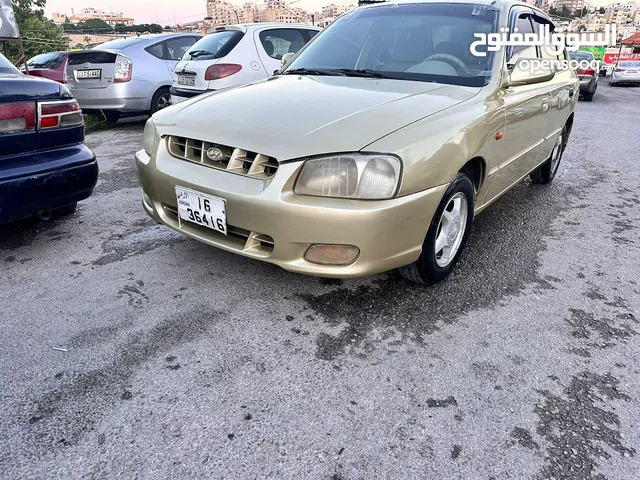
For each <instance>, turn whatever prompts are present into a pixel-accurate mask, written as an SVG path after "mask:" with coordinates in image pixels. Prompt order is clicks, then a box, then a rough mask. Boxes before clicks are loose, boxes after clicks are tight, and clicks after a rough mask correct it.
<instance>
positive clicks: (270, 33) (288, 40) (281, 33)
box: [259, 28, 307, 60]
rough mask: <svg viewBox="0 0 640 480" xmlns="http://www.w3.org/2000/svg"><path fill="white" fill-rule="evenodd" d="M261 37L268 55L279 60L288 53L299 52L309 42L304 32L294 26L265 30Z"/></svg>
mask: <svg viewBox="0 0 640 480" xmlns="http://www.w3.org/2000/svg"><path fill="white" fill-rule="evenodd" d="M259 37H260V43H261V44H262V47H263V48H264V51H265V52H266V53H267V55H269V56H270V57H271V58H275V59H277V60H280V59H281V58H282V56H283V55H285V54H287V53H297V52H298V50H300V49H301V48H302V47H304V44H305V43H307V42H306V41H305V39H304V37H303V36H302V33H300V31H299V30H296V29H294V28H278V29H274V30H265V31H263V32H260V35H259Z"/></svg>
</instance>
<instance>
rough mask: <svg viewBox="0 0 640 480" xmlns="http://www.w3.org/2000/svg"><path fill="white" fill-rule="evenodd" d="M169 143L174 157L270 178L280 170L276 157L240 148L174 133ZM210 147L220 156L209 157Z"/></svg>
mask: <svg viewBox="0 0 640 480" xmlns="http://www.w3.org/2000/svg"><path fill="white" fill-rule="evenodd" d="M167 145H168V148H169V153H170V154H171V155H173V156H174V157H177V158H180V159H183V160H188V161H190V162H193V163H199V164H201V165H206V166H207V167H211V168H217V169H220V170H227V171H229V172H232V173H237V174H240V175H246V176H249V177H255V178H270V177H272V176H273V175H274V174H275V173H276V171H277V170H278V161H277V160H276V159H275V158H273V157H269V156H267V155H263V154H262V153H256V152H250V151H248V150H242V149H240V148H233V147H228V146H226V145H219V144H217V143H212V142H205V141H203V140H195V139H193V138H186V137H177V136H174V135H171V136H169V137H168V139H167ZM209 149H215V150H216V151H219V152H220V154H221V155H219V157H220V158H219V159H215V160H214V159H211V158H209V156H208V155H207V150H209Z"/></svg>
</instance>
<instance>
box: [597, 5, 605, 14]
mask: <svg viewBox="0 0 640 480" xmlns="http://www.w3.org/2000/svg"><path fill="white" fill-rule="evenodd" d="M598 13H600V14H602V15H604V14H605V13H607V9H606V8H604V7H600V10H598Z"/></svg>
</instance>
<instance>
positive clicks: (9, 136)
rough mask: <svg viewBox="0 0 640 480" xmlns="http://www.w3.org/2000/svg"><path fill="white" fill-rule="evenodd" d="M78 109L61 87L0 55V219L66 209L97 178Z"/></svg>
mask: <svg viewBox="0 0 640 480" xmlns="http://www.w3.org/2000/svg"><path fill="white" fill-rule="evenodd" d="M83 142H84V119H83V117H82V111H81V110H80V107H79V105H78V102H76V101H75V100H74V98H73V96H72V95H71V93H70V92H69V90H68V89H67V87H65V86H64V85H61V84H60V83H56V82H54V81H52V80H47V79H44V78H37V77H29V76H26V75H23V74H22V73H21V72H20V71H19V70H18V69H17V68H15V67H14V66H13V65H12V64H11V63H10V62H9V61H8V60H7V59H6V58H5V57H3V56H2V55H1V54H0V223H4V222H10V221H13V220H19V219H22V218H26V217H30V216H32V215H34V214H35V215H37V216H38V217H40V218H41V219H48V218H50V217H51V215H52V214H69V213H72V212H73V211H74V210H75V208H76V204H77V202H79V201H80V200H84V199H85V198H87V197H89V196H90V195H91V193H92V192H93V187H94V186H95V184H96V181H97V180H98V164H97V163H96V157H95V155H94V154H93V152H92V151H91V150H89V148H87V147H86V146H85V144H84V143H83Z"/></svg>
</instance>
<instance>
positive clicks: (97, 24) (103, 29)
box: [81, 18, 113, 33]
mask: <svg viewBox="0 0 640 480" xmlns="http://www.w3.org/2000/svg"><path fill="white" fill-rule="evenodd" d="M81 28H82V29H83V30H93V31H94V32H96V33H109V32H110V31H111V30H113V27H112V26H111V25H109V24H108V23H107V22H105V21H104V20H100V19H99V18H90V19H89V20H85V21H84V22H82V27H81Z"/></svg>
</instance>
